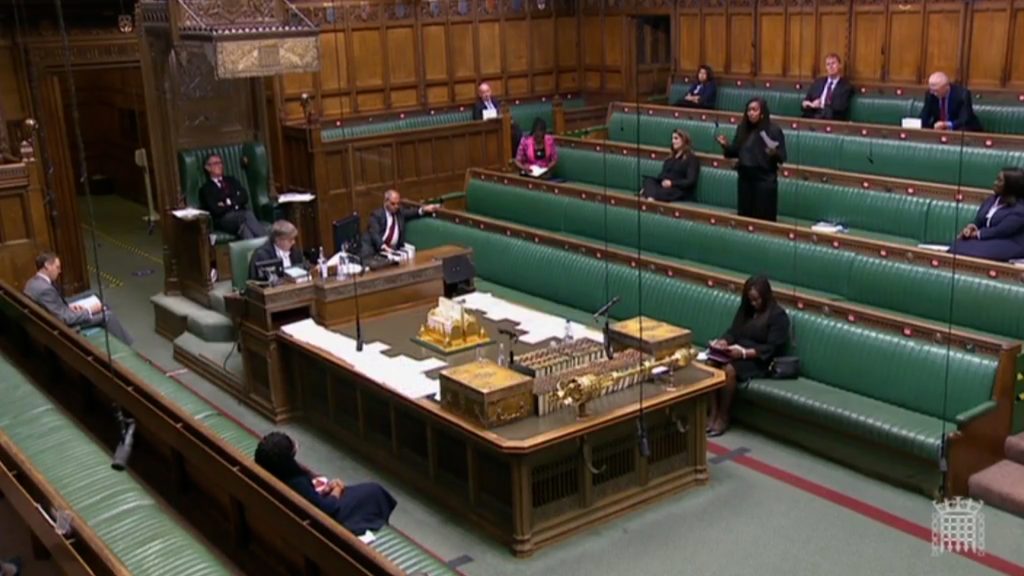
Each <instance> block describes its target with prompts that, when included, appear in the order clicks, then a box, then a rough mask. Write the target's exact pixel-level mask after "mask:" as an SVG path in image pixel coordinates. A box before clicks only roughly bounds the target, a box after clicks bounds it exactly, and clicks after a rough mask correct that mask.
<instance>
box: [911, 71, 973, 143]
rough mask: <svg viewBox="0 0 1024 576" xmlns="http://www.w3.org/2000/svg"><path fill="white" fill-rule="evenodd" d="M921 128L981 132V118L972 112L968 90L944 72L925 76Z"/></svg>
mask: <svg viewBox="0 0 1024 576" xmlns="http://www.w3.org/2000/svg"><path fill="white" fill-rule="evenodd" d="M921 127H922V128H933V129H935V130H966V131H968V132H982V131H983V128H982V127H981V121H980V120H978V117H977V116H975V115H974V105H973V104H972V103H971V91H970V90H968V89H966V88H964V87H963V86H960V85H959V84H951V83H950V82H949V76H946V74H945V73H944V72H936V73H934V74H932V75H931V76H929V77H928V93H927V94H925V95H924V108H922V109H921Z"/></svg>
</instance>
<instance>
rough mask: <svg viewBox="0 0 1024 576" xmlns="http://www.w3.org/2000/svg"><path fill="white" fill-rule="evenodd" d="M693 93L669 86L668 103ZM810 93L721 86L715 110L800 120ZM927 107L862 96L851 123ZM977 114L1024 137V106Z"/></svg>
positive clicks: (985, 106) (894, 118)
mask: <svg viewBox="0 0 1024 576" xmlns="http://www.w3.org/2000/svg"><path fill="white" fill-rule="evenodd" d="M689 89H690V84H689V83H686V82H676V83H673V84H670V85H669V89H668V102H669V103H670V104H672V105H676V104H678V103H679V102H680V101H681V100H682V99H683V96H685V95H686V93H687V92H688V91H689ZM806 95H807V89H806V88H803V89H801V90H778V89H771V88H752V87H741V86H730V85H728V84H725V83H719V84H718V95H717V97H716V101H715V109H717V110H728V111H730V112H742V111H743V110H745V108H746V105H747V102H749V101H750V99H751V98H757V97H759V98H764V99H765V101H766V102H767V103H768V109H769V110H771V112H772V114H777V115H779V116H790V117H794V118H799V117H800V116H801V115H802V114H803V107H802V106H801V103H802V102H803V100H804V96H806ZM923 107H924V91H923V89H922V92H921V94H920V95H919V96H916V97H905V98H899V97H893V96H868V95H863V94H858V95H855V96H854V97H853V99H852V100H851V101H850V120H851V121H853V122H863V123H867V124H889V125H894V126H899V125H900V122H901V121H902V120H903V118H908V117H910V118H917V117H918V116H920V115H921V109H922V108H923ZM974 113H975V114H977V116H978V118H979V119H980V120H981V125H982V126H983V127H984V128H985V131H986V132H993V133H998V134H1024V106H1022V105H1020V104H1012V103H996V102H992V103H988V102H984V103H982V102H975V103H974Z"/></svg>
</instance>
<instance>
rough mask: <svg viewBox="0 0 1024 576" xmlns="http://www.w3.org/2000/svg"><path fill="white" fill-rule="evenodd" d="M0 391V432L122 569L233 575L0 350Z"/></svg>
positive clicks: (199, 574) (197, 575)
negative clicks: (119, 469) (114, 466)
mask: <svg viewBox="0 0 1024 576" xmlns="http://www.w3.org/2000/svg"><path fill="white" fill-rule="evenodd" d="M0 397H2V398H3V399H4V401H3V402H0V430H2V431H3V435H4V436H6V437H7V438H8V439H9V440H10V442H11V443H12V444H13V446H14V447H15V448H16V449H17V450H18V452H20V455H21V457H22V458H24V459H25V460H26V461H27V462H28V463H29V464H30V465H31V466H32V468H34V469H35V471H37V472H38V473H39V474H40V475H41V476H43V477H44V478H45V479H46V482H47V483H48V484H49V485H50V487H51V488H52V489H53V490H54V491H56V492H57V494H59V495H60V497H61V498H62V499H63V500H64V501H65V502H66V503H67V504H68V505H69V506H70V507H71V510H72V511H73V512H74V515H75V517H76V518H77V519H79V520H81V521H82V522H84V523H85V524H86V525H88V526H89V528H90V529H91V530H92V531H93V532H94V533H95V534H96V535H97V536H98V537H99V538H100V540H102V542H103V543H104V544H105V545H106V547H107V548H108V549H109V550H110V552H111V553H113V554H114V555H115V556H116V557H117V559H118V560H119V561H120V562H121V564H123V565H124V568H126V569H127V570H128V571H129V572H130V573H132V574H194V575H196V576H202V575H212V574H232V573H234V570H233V569H232V567H231V566H230V565H227V564H225V563H224V562H223V561H222V560H221V559H220V558H219V556H218V555H217V554H216V553H214V552H213V551H211V550H210V549H208V548H207V546H206V545H205V544H204V543H203V542H202V541H201V540H200V539H199V538H197V537H196V536H195V535H194V534H192V533H191V531H190V530H189V529H188V528H186V527H183V526H181V525H180V524H179V523H178V522H177V521H176V520H175V519H174V518H173V517H171V515H170V514H168V513H167V512H166V511H164V510H163V508H162V507H161V505H160V503H159V502H157V501H156V500H154V499H153V497H152V496H150V494H149V492H148V491H147V490H146V488H145V487H144V486H142V485H141V484H139V482H138V481H136V480H135V478H134V477H133V476H132V475H131V474H128V473H125V472H117V471H115V470H113V469H111V467H110V458H111V453H110V450H108V449H106V448H105V447H103V446H101V445H100V444H99V443H97V442H96V441H95V440H93V439H92V438H91V437H90V436H89V435H88V434H87V433H86V432H85V431H84V430H82V429H81V428H79V427H78V426H77V425H76V424H75V422H74V421H73V420H72V419H71V418H70V417H68V416H67V415H66V414H64V412H63V411H62V410H61V409H60V408H58V407H57V406H55V405H54V404H53V402H52V401H51V400H50V399H49V398H48V397H47V396H46V395H45V394H43V393H42V392H41V391H40V390H39V389H37V388H36V386H35V384H34V383H33V382H32V381H31V380H30V379H29V378H27V377H26V376H25V375H24V374H22V373H21V371H20V370H19V369H18V368H16V367H15V366H14V364H13V363H11V362H10V361H9V360H8V359H7V357H5V356H4V355H2V354H0Z"/></svg>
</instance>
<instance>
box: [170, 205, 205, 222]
mask: <svg viewBox="0 0 1024 576" xmlns="http://www.w3.org/2000/svg"><path fill="white" fill-rule="evenodd" d="M171 214H173V215H174V217H175V218H179V219H181V220H195V219H196V218H201V217H203V216H207V215H209V214H210V213H209V212H207V211H206V210H200V209H198V208H191V207H189V208H181V209H180V210H171Z"/></svg>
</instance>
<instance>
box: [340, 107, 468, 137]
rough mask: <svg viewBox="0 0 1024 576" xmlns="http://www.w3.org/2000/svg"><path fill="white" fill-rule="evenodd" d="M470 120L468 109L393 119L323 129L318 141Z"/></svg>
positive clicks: (373, 134)
mask: <svg viewBox="0 0 1024 576" xmlns="http://www.w3.org/2000/svg"><path fill="white" fill-rule="evenodd" d="M472 120H473V111H472V110H470V109H467V110H461V111H460V110H455V111H450V112H441V113H438V114H417V115H415V116H410V117H408V118H394V119H391V120H383V121H380V122H365V123H362V124H352V125H349V126H334V127H331V128H324V129H323V130H322V131H321V132H320V139H321V140H322V141H324V142H333V141H335V140H345V139H348V138H360V137H364V136H376V135H380V134H390V133H392V132H402V131H405V130H419V129H422V128H434V127H438V126H448V125H451V124H459V123H462V122H470V121H472Z"/></svg>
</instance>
